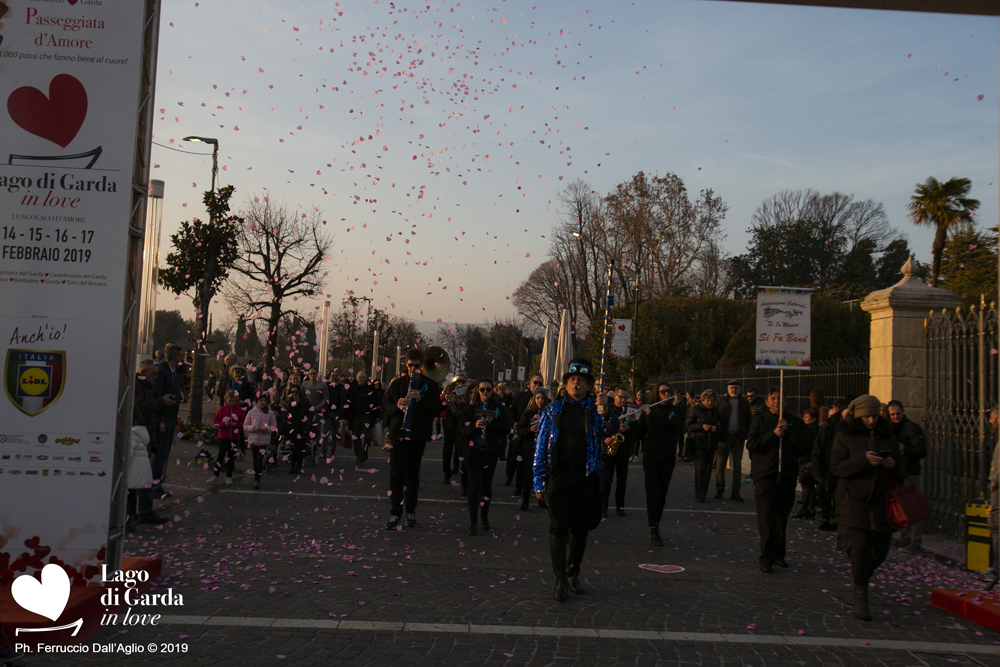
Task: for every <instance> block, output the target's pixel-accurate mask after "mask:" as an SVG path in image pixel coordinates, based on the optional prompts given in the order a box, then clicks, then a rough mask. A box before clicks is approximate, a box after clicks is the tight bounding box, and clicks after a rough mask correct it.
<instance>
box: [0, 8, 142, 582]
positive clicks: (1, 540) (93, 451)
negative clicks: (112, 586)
mask: <svg viewBox="0 0 1000 667" xmlns="http://www.w3.org/2000/svg"><path fill="white" fill-rule="evenodd" d="M6 3H7V4H3V3H0V10H4V9H8V5H9V10H8V11H7V13H6V15H5V16H4V17H3V22H2V23H0V36H2V43H0V102H2V105H0V240H2V245H0V302H2V303H3V311H2V314H0V326H2V331H0V340H2V341H3V342H4V344H5V350H4V351H3V357H4V361H3V363H4V397H3V398H0V468H2V473H0V525H2V526H3V533H2V534H0V551H4V552H7V553H9V554H11V560H12V562H13V559H16V558H18V557H20V556H21V554H22V553H24V552H27V553H28V554H29V556H33V557H34V556H37V555H38V554H39V553H40V551H39V550H41V551H45V550H46V549H51V551H48V552H45V553H46V555H45V562H48V560H49V559H50V558H51V557H56V558H58V559H59V560H61V561H62V562H64V563H66V564H67V565H70V566H73V568H75V570H76V571H77V573H79V576H81V577H88V578H90V579H93V578H94V577H97V578H98V579H99V575H98V574H97V573H96V571H95V570H97V569H99V567H87V566H88V565H93V566H98V565H99V563H100V562H101V561H102V556H103V552H102V550H103V548H104V547H105V545H106V542H107V537H108V516H109V513H110V502H111V491H112V489H111V486H112V484H111V483H112V468H113V464H114V461H113V456H114V440H115V414H116V411H117V408H118V402H119V398H120V397H119V395H118V378H119V368H120V364H121V357H122V349H121V339H122V333H121V332H122V317H123V309H122V304H123V301H124V295H125V287H126V279H127V278H126V269H127V266H126V264H127V246H128V229H129V215H130V201H131V196H132V195H131V182H132V173H133V157H134V154H135V151H136V136H135V134H136V128H137V124H136V123H137V120H138V111H137V109H138V104H139V90H140V85H141V71H142V60H143V59H142V51H143V16H144V11H145V3H143V2H139V1H138V0H103V2H96V3H95V2H28V1H25V0H17V1H16V2H15V1H12V0H6ZM32 569H37V568H34V567H33V566H29V573H30V572H31V571H32ZM0 574H2V573H0ZM78 583H80V582H78Z"/></svg>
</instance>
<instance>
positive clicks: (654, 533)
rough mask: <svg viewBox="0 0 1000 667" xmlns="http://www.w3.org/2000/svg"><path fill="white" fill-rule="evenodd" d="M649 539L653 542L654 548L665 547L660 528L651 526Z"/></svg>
mask: <svg viewBox="0 0 1000 667" xmlns="http://www.w3.org/2000/svg"><path fill="white" fill-rule="evenodd" d="M649 539H650V540H652V541H653V546H654V547H662V546H663V538H661V537H660V527H659V526H650V527H649Z"/></svg>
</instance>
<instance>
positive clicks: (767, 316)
mask: <svg viewBox="0 0 1000 667" xmlns="http://www.w3.org/2000/svg"><path fill="white" fill-rule="evenodd" d="M811 357H812V291H811V290H808V289H803V288H799V287H758V288H757V343H756V359H757V368H783V369H786V370H800V371H807V370H809V367H810V363H811Z"/></svg>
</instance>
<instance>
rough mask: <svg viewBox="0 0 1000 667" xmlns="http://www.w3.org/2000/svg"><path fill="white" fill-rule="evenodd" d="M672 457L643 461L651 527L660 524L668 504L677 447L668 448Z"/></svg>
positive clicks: (647, 508) (647, 509)
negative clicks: (665, 506) (664, 508)
mask: <svg viewBox="0 0 1000 667" xmlns="http://www.w3.org/2000/svg"><path fill="white" fill-rule="evenodd" d="M668 452H669V455H670V458H669V459H668V460H666V461H662V462H660V461H655V462H654V461H650V460H648V458H646V459H643V461H642V473H643V476H644V477H645V481H646V518H647V519H648V520H649V527H650V528H653V527H656V526H659V525H660V519H662V518H663V507H664V505H666V504H667V491H668V490H669V489H670V479H671V478H672V477H673V476H674V466H675V465H676V464H677V459H676V455H677V449H676V448H675V447H671V448H669V449H668Z"/></svg>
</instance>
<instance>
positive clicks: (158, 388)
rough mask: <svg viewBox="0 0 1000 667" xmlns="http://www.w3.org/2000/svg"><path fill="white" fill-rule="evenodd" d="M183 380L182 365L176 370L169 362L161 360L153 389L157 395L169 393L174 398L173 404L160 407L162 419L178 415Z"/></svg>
mask: <svg viewBox="0 0 1000 667" xmlns="http://www.w3.org/2000/svg"><path fill="white" fill-rule="evenodd" d="M183 381H184V378H183V376H182V375H181V369H180V367H178V368H177V369H176V370H174V369H172V368H170V364H168V363H167V362H165V361H163V362H160V367H159V368H158V369H157V373H156V380H154V381H153V391H154V392H155V393H156V395H157V396H168V395H169V396H171V397H172V398H173V399H174V404H173V405H167V406H164V407H163V408H161V409H160V419H163V420H165V419H169V418H171V417H177V415H178V413H179V412H180V409H181V395H182V394H181V383H182V382H183Z"/></svg>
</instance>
